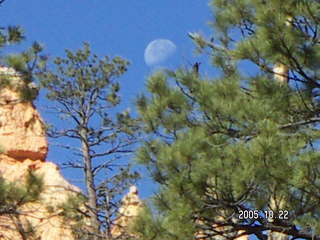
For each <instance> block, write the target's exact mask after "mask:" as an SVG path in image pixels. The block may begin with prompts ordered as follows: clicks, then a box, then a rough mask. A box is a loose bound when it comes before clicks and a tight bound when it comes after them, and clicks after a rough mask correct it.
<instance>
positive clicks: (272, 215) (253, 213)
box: [238, 210, 289, 220]
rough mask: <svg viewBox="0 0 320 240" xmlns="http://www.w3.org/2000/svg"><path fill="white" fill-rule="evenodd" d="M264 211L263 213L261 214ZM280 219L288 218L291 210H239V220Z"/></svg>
mask: <svg viewBox="0 0 320 240" xmlns="http://www.w3.org/2000/svg"><path fill="white" fill-rule="evenodd" d="M261 213H263V215H264V217H263V215H262V214H261ZM262 218H266V219H279V220H288V219H289V211H288V210H279V211H277V212H275V211H272V210H264V211H259V210H239V213H238V219H239V220H254V219H262Z"/></svg>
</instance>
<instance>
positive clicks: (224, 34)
mask: <svg viewBox="0 0 320 240" xmlns="http://www.w3.org/2000/svg"><path fill="white" fill-rule="evenodd" d="M211 7H212V11H213V18H212V20H211V23H210V26H211V27H212V30H213V33H212V35H213V36H212V37H210V36H209V37H205V36H202V35H201V34H197V33H190V34H189V35H190V37H191V38H192V39H193V41H194V42H195V44H196V47H197V49H198V51H199V52H200V53H203V54H207V56H208V61H210V63H211V64H212V67H213V68H214V69H215V70H216V72H217V74H216V75H215V76H207V75H205V74H204V73H203V72H201V71H200V72H199V73H197V74H195V72H194V71H193V70H192V69H187V68H181V69H178V70H175V71H171V70H167V71H160V72H157V73H155V74H153V75H151V76H150V77H149V79H148V82H147V88H148V92H149V93H148V94H147V95H141V96H140V97H139V98H138V100H137V106H138V109H139V113H140V116H141V119H142V122H143V125H144V130H145V132H146V133H147V134H148V138H147V140H146V141H145V142H144V145H143V146H142V147H141V148H140V150H139V153H138V156H137V159H138V162H139V163H141V164H144V165H146V166H147V167H148V169H149V170H150V173H151V176H152V178H153V179H154V181H155V182H157V183H159V184H160V188H159V191H158V192H157V194H156V195H155V196H154V197H153V198H152V201H151V203H150V204H151V206H150V207H149V208H147V207H146V208H145V210H144V211H143V213H142V214H141V216H140V217H139V218H138V219H137V222H136V231H137V232H138V235H139V236H140V239H144V240H146V239H150V240H151V239H159V240H160V239H161V240H162V239H167V240H169V239H177V240H178V239H205V240H208V239H234V238H237V237H241V236H243V237H244V236H247V235H254V236H255V237H257V238H258V239H286V238H292V239H295V238H301V239H320V224H319V223H320V181H319V179H320V171H319V169H320V168H319V167H320V161H319V151H318V150H319V141H318V140H319V137H320V135H319V134H320V133H319V130H318V123H319V121H320V118H319V111H320V108H319V102H318V101H319V98H318V97H317V91H318V87H319V73H320V72H319V69H320V61H319V60H320V54H319V53H320V52H319V49H320V42H319V40H320V39H319V35H318V28H319V23H320V17H319V8H320V3H319V2H318V1H315V0H309V1H301V0H268V1H265V0H237V1H233V0H213V1H211Z"/></svg>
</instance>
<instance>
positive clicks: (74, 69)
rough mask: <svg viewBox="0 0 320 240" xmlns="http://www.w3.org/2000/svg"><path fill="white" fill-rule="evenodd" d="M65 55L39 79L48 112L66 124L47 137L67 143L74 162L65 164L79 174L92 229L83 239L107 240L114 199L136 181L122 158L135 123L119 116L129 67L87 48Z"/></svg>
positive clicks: (132, 138) (128, 148) (129, 145)
mask: <svg viewBox="0 0 320 240" xmlns="http://www.w3.org/2000/svg"><path fill="white" fill-rule="evenodd" d="M66 55H67V56H66V58H60V57H59V58H56V59H54V64H55V66H56V69H55V70H52V71H49V70H47V71H46V72H45V73H44V74H42V75H41V76H40V81H41V84H42V86H43V87H44V88H45V89H46V90H47V91H48V94H47V96H48V98H49V99H50V100H51V101H53V103H55V104H53V106H52V109H53V111H54V112H56V113H57V114H58V115H59V117H60V118H61V119H62V120H65V124H64V126H62V127H60V128H59V127H57V128H51V129H50V130H49V132H48V133H49V137H53V138H59V137H61V138H66V139H69V143H68V145H66V144H65V145H63V144H61V145H63V147H65V148H67V149H69V150H72V151H73V153H74V156H75V157H76V159H75V160H69V161H68V160H67V159H66V164H65V165H66V166H68V167H72V168H77V169H81V170H82V171H83V174H84V181H85V185H86V192H87V199H86V205H87V208H88V210H89V219H90V226H91V230H90V231H89V232H87V233H84V235H86V234H87V235H88V236H89V237H88V239H105V238H108V239H111V236H110V233H111V228H112V225H113V221H114V219H115V217H116V212H117V209H118V208H119V207H120V198H119V196H121V194H122V193H123V191H124V190H126V189H127V188H128V187H129V186H130V185H131V184H132V183H133V182H134V181H135V180H136V179H137V177H138V175H137V173H135V172H132V171H131V170H130V166H129V165H127V164H126V163H125V161H124V160H123V159H121V158H123V157H124V156H126V155H128V154H130V153H131V152H132V151H133V150H134V148H133V147H134V144H135V143H136V141H137V137H136V130H137V124H136V120H135V119H133V118H132V117H131V116H130V114H129V111H128V110H125V111H123V112H120V111H118V109H119V107H118V105H119V104H120V95H119V89H120V85H119V82H118V80H117V79H118V78H119V77H120V76H121V75H123V74H124V73H125V72H126V71H127V67H128V64H129V63H128V61H126V60H124V59H122V58H120V57H114V58H112V59H111V58H109V57H108V56H106V57H104V58H102V59H99V57H98V56H97V55H96V54H93V53H92V52H91V50H90V46H89V44H88V43H85V44H84V47H83V49H79V50H77V51H76V52H72V51H70V50H66ZM71 205H73V206H76V205H75V204H73V203H71ZM83 217H85V215H84V216H83ZM75 230H79V229H75Z"/></svg>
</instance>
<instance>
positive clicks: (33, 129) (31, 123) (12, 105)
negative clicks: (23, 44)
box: [0, 68, 48, 161]
mask: <svg viewBox="0 0 320 240" xmlns="http://www.w3.org/2000/svg"><path fill="white" fill-rule="evenodd" d="M0 69H2V70H1V71H0V75H1V74H3V71H4V70H3V68H0ZM2 77H3V75H2ZM8 77H11V76H10V75H9V76H8ZM12 78H13V79H14V84H16V85H17V84H19V81H18V80H17V78H18V77H17V76H14V77H12ZM0 148H1V150H2V151H4V154H6V155H7V156H8V157H12V158H14V159H16V160H24V159H27V158H28V159H32V160H42V161H44V160H45V158H46V156H47V153H48V143H47V139H46V135H45V130H44V128H43V123H42V119H41V117H40V114H39V113H38V111H37V110H36V109H35V107H34V106H33V104H32V103H31V102H21V101H20V98H19V93H18V92H17V91H15V90H14V85H13V86H12V87H10V88H9V87H8V88H4V89H0Z"/></svg>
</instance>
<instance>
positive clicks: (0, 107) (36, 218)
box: [0, 67, 80, 240]
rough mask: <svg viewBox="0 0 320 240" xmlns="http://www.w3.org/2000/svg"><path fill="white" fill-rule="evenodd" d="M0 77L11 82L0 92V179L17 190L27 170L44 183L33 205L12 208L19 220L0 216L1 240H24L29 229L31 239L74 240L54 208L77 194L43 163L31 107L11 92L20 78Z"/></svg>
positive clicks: (8, 73) (9, 73)
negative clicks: (31, 230)
mask: <svg viewBox="0 0 320 240" xmlns="http://www.w3.org/2000/svg"><path fill="white" fill-rule="evenodd" d="M0 77H2V78H3V77H8V79H9V80H12V81H13V82H12V83H11V84H10V86H8V87H2V88H1V89H0V148H1V154H0V175H1V176H2V177H3V179H4V180H5V181H6V182H8V183H9V182H11V183H15V184H17V185H18V186H19V185H23V184H24V183H25V182H26V176H27V175H28V173H29V172H30V170H32V171H33V172H34V173H35V174H36V175H39V176H42V177H43V191H42V192H41V195H40V199H39V200H38V201H36V202H32V203H27V204H22V205H17V206H18V207H17V208H16V211H17V212H19V214H15V213H9V214H8V213H7V214H3V213H2V214H0V239H1V240H2V239H3V240H4V239H14V240H20V239H21V240H22V239H26V237H25V236H24V233H23V232H24V231H28V229H30V227H32V228H33V229H34V235H33V236H32V239H42V240H51V239H63V240H73V239H75V237H74V235H73V231H72V230H71V227H72V224H73V223H72V222H66V221H65V220H64V218H63V216H62V214H61V212H59V211H62V210H59V209H61V208H59V207H58V206H59V205H60V204H62V203H64V202H65V201H66V200H67V199H68V198H69V197H73V196H74V195H75V194H78V193H80V189H78V188H77V187H75V186H73V185H71V184H70V183H68V182H67V181H66V180H65V179H64V178H63V177H62V175H61V174H60V171H59V169H58V167H57V166H56V165H55V164H54V163H51V162H45V159H46V156H47V153H48V143H47V139H46V135H45V130H44V128H43V123H42V120H41V117H40V114H39V113H38V111H37V110H36V109H35V107H34V105H33V104H32V103H31V102H21V101H20V98H19V93H18V92H17V91H16V90H15V86H16V84H21V82H19V81H22V80H21V79H20V78H19V75H17V74H15V72H14V71H13V70H12V69H9V68H4V67H0ZM13 194H14V193H13ZM49 208H50V209H51V210H49ZM28 239H31V238H28Z"/></svg>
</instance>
